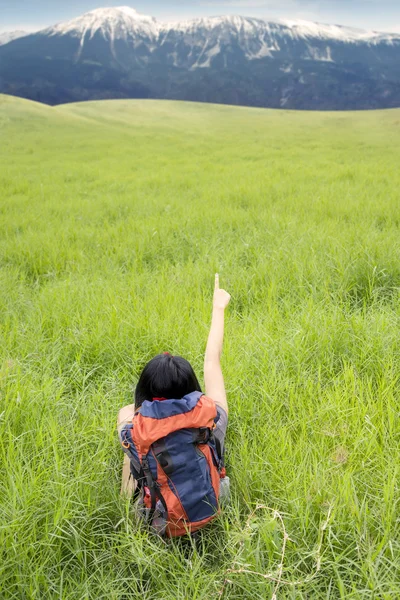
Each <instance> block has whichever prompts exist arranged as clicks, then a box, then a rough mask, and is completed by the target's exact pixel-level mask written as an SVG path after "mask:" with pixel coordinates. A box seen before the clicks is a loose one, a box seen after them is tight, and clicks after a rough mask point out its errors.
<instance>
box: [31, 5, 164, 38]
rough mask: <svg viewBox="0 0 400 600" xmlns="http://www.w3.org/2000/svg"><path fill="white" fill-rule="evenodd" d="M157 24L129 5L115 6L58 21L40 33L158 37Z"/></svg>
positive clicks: (90, 36) (109, 36)
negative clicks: (61, 21) (62, 21)
mask: <svg viewBox="0 0 400 600" xmlns="http://www.w3.org/2000/svg"><path fill="white" fill-rule="evenodd" d="M158 29H159V27H158V24H157V22H156V20H155V19H154V18H153V17H150V16H147V15H142V14H140V13H138V12H137V11H136V10H135V9H134V8H131V7H129V6H119V7H115V8H98V9H96V10H91V11H90V12H87V13H85V14H84V15H82V16H80V17H77V18H76V19H72V20H71V21H66V22H64V23H58V24H57V25H54V26H53V27H49V28H47V29H45V30H43V31H42V32H41V33H43V34H48V35H73V36H76V37H84V36H85V37H86V36H87V37H88V39H91V38H93V36H94V35H95V34H96V33H97V32H100V33H101V34H102V35H103V37H104V38H106V39H109V40H111V41H112V40H114V39H124V40H127V39H128V38H131V37H132V36H134V35H138V34H140V35H143V36H147V37H149V38H153V39H156V38H157V37H158Z"/></svg>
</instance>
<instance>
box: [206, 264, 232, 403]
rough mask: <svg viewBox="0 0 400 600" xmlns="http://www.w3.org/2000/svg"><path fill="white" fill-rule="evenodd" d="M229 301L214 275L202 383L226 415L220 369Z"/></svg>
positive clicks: (227, 295)
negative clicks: (225, 317) (209, 325)
mask: <svg viewBox="0 0 400 600" xmlns="http://www.w3.org/2000/svg"><path fill="white" fill-rule="evenodd" d="M230 299H231V297H230V295H229V294H228V292H226V291H225V290H221V289H220V287H219V277H218V274H216V275H215V288H214V298H213V312H212V319H211V328H210V333H209V335H208V341H207V348H206V354H205V357H204V383H205V388H206V395H207V396H209V397H210V398H212V399H213V400H214V402H215V404H217V406H220V407H221V408H223V409H224V411H225V412H226V413H228V403H227V401H226V393H225V384H224V377H223V375H222V369H221V354H222V345H223V341H224V316H225V308H226V307H227V306H228V304H229V300H230Z"/></svg>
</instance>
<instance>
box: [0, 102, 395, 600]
mask: <svg viewBox="0 0 400 600" xmlns="http://www.w3.org/2000/svg"><path fill="white" fill-rule="evenodd" d="M399 156H400V110H392V111H386V112H364V113H346V114H343V113H336V114H334V113H306V112H303V113H299V112H287V111H273V110H258V109H246V108H231V107H226V106H225V107H223V106H211V105H200V104H189V103H187V104H185V103H177V102H167V101H110V102H108V101H103V102H90V103H86V104H76V105H66V106H59V107H57V108H50V107H47V106H42V105H39V104H34V103H30V102H27V101H24V100H20V99H16V98H11V97H5V96H0V198H1V201H0V213H1V216H0V260H1V271H0V277H1V286H0V313H1V314H0V319H1V320H0V327H1V330H0V340H1V359H0V394H1V395H0V456H1V466H0V469H1V479H0V548H1V560H0V597H1V598H4V599H5V600H14V599H15V600H28V599H35V600H45V599H46V600H47V599H62V600H84V599H96V600H99V599H102V600H131V599H136V598H138V599H140V600H192V599H193V600H214V599H215V600H217V599H218V598H224V599H225V598H226V599H227V598H229V599H237V600H245V599H249V600H250V599H251V600H254V599H258V598H262V599H264V598H265V599H268V600H269V599H271V598H272V597H273V594H274V590H275V591H276V597H277V598H278V599H279V600H280V599H286V598H287V599H293V600H294V599H296V600H297V599H299V600H300V599H301V600H313V599H339V598H341V599H358V598H360V599H363V600H369V599H384V600H388V599H390V600H395V599H398V598H400V521H399V514H400V512H399V509H400V506H399V498H400V496H399V468H400V460H399V459H400V422H399V421H400V419H399V392H400V381H399V373H400V370H399V368H400V344H399V317H400V294H399V289H400V229H399V224H400V210H399V209H400V202H399V200H400V192H399V190H400V169H399ZM216 271H218V272H219V273H220V280H221V286H222V287H225V288H226V289H227V290H228V291H229V292H230V293H231V294H232V302H231V305H230V307H229V309H228V311H227V312H228V314H227V324H226V343H225V348H224V356H223V369H224V373H225V377H226V385H227V390H228V400H229V404H230V424H229V435H228V473H229V475H230V477H231V486H232V494H233V498H232V502H231V504H230V506H229V507H228V508H227V509H226V510H225V511H224V513H223V514H222V516H221V517H220V518H219V520H218V522H217V523H216V524H215V525H214V526H213V527H211V528H210V529H208V530H206V531H204V532H203V535H202V537H201V542H200V544H199V546H198V547H193V546H192V545H191V544H190V543H189V542H187V541H186V542H185V541H182V540H181V541H175V542H169V543H165V542H163V541H161V540H158V539H155V538H153V537H151V536H150V535H149V534H148V533H147V532H146V531H145V530H142V531H141V530H138V529H137V526H136V525H135V523H134V521H133V519H132V514H131V507H130V505H129V503H128V502H127V501H124V500H122V499H121V498H120V497H119V479H120V467H121V462H122V453H121V451H120V449H119V447H118V442H117V438H116V431H115V420H116V414H117V411H118V409H119V408H120V407H121V406H122V405H124V404H127V403H129V402H131V398H132V390H133V389H134V384H135V381H136V379H137V376H138V373H139V372H140V370H141V368H142V367H143V365H144V364H145V363H146V361H147V360H148V359H150V358H151V357H152V356H153V355H154V354H156V353H158V352H160V351H166V350H169V351H170V352H172V353H175V354H181V355H183V356H185V357H186V358H188V359H189V360H190V361H191V362H192V364H193V366H194V367H195V370H196V371H197V373H198V374H199V377H200V380H201V374H202V373H201V371H202V359H203V352H204V349H205V343H206V337H207V333H208V326H209V320H210V315H211V296H212V287H213V277H214V273H215V272H216ZM258 504H262V505H265V506H267V507H270V509H272V510H270V509H260V510H258V511H257V512H256V513H255V514H254V516H253V517H252V518H250V519H249V520H248V518H249V515H251V513H252V511H253V510H254V508H255V507H256V506H257V505H258ZM276 511H277V512H276ZM280 518H282V520H283V525H284V528H285V530H286V532H287V536H288V538H286V536H285V535H284V530H283V526H282V522H281V521H280ZM247 520H248V521H247ZM246 521H247V524H246ZM283 544H284V545H285V551H284V557H283V568H282V570H281V575H282V580H283V581H282V582H281V584H280V585H277V582H276V581H274V578H275V579H279V576H280V569H279V564H280V563H281V561H282V546H283ZM240 569H244V570H246V571H254V572H256V573H261V574H267V575H269V576H270V577H271V578H266V577H261V576H260V575H257V574H252V573H249V572H240V573H237V572H236V573H235V572H233V573H232V572H230V571H229V570H233V571H240ZM224 582H225V583H224ZM276 588H278V589H277V590H276Z"/></svg>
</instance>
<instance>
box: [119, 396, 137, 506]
mask: <svg viewBox="0 0 400 600" xmlns="http://www.w3.org/2000/svg"><path fill="white" fill-rule="evenodd" d="M134 415H135V405H134V404H129V405H128V406H124V407H123V408H121V410H120V411H119V413H118V419H117V428H118V434H119V432H120V430H121V428H122V427H123V426H124V425H125V424H126V423H130V422H131V421H132V419H133V417H134ZM135 487H136V481H135V479H133V477H132V476H131V469H130V463H129V456H127V455H126V454H125V455H124V462H123V465H122V483H121V496H126V497H127V498H130V497H131V496H132V494H133V492H134V491H135Z"/></svg>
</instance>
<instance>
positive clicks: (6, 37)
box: [0, 30, 28, 46]
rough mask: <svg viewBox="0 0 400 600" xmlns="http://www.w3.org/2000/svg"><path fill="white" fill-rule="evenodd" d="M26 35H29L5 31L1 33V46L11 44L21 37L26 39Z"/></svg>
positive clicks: (24, 32)
mask: <svg viewBox="0 0 400 600" xmlns="http://www.w3.org/2000/svg"><path fill="white" fill-rule="evenodd" d="M24 35H28V33H27V32H26V31H19V30H17V31H4V32H3V33H1V32H0V46H3V45H4V44H8V42H11V41H12V40H16V39H17V38H20V37H24Z"/></svg>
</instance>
